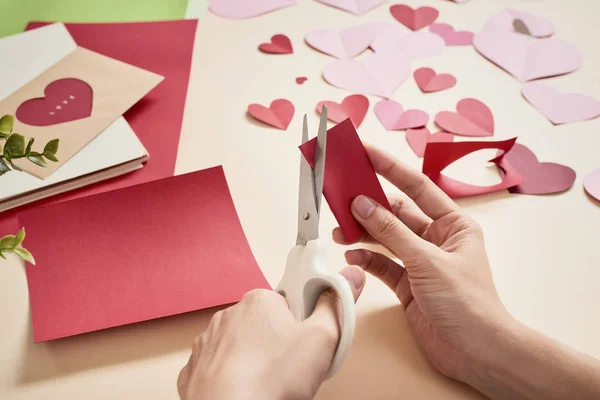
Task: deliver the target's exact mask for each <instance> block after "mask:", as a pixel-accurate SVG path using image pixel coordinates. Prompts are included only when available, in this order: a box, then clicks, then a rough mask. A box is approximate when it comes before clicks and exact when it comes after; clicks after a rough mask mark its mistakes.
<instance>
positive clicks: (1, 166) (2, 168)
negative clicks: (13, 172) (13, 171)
mask: <svg viewBox="0 0 600 400" xmlns="http://www.w3.org/2000/svg"><path fill="white" fill-rule="evenodd" d="M8 171H10V168H9V167H8V165H6V162H5V161H4V160H3V159H2V158H0V175H2V174H4V173H6V172H8Z"/></svg>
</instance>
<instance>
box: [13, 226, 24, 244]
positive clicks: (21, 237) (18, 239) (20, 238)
mask: <svg viewBox="0 0 600 400" xmlns="http://www.w3.org/2000/svg"><path fill="white" fill-rule="evenodd" d="M23 240H25V228H21V230H20V231H19V233H17V236H16V238H15V243H16V244H15V247H20V246H21V243H23Z"/></svg>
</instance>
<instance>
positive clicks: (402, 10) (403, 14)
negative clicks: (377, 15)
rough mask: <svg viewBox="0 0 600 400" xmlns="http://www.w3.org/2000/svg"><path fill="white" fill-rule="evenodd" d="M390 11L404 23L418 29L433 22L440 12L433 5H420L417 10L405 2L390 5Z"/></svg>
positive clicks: (414, 29)
mask: <svg viewBox="0 0 600 400" xmlns="http://www.w3.org/2000/svg"><path fill="white" fill-rule="evenodd" d="M390 13H391V14H392V16H393V17H394V18H395V19H396V21H398V22H400V23H401V24H402V25H404V26H406V27H408V28H410V29H412V30H413V31H418V30H419V29H421V28H424V27H426V26H427V25H431V24H433V22H434V21H435V20H436V19H437V17H438V15H439V14H440V13H439V11H438V10H436V9H435V8H433V7H419V8H417V9H416V10H415V9H413V8H412V7H409V6H407V5H405V4H396V5H393V6H391V7H390Z"/></svg>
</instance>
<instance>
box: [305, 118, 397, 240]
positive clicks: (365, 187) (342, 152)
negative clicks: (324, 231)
mask: <svg viewBox="0 0 600 400" xmlns="http://www.w3.org/2000/svg"><path fill="white" fill-rule="evenodd" d="M316 143H317V142H316V138H315V139H313V140H310V141H308V142H306V143H304V144H303V145H302V146H300V150H301V151H302V154H303V155H304V157H305V158H306V160H307V161H308V162H309V164H310V165H311V167H313V168H314V163H313V160H314V156H315V146H316ZM323 195H324V196H325V199H326V200H327V203H328V204H329V208H331V211H332V212H333V215H334V216H335V219H336V220H337V222H338V224H339V225H340V228H341V230H342V232H343V234H344V237H345V238H346V240H347V241H348V242H356V241H358V240H359V239H360V238H362V237H363V236H364V234H365V230H364V228H363V227H362V226H361V225H360V224H359V223H358V222H357V221H356V220H355V219H354V217H353V216H352V211H351V206H352V201H353V200H354V199H355V198H356V197H357V196H359V195H365V196H368V197H370V198H372V199H373V200H375V201H376V202H378V203H379V204H381V205H382V206H383V207H385V208H387V209H388V210H391V207H390V204H389V202H388V200H387V197H386V196H385V193H384V192H383V189H382V188H381V184H380V183H379V179H378V178H377V175H376V173H375V170H374V169H373V166H372V165H371V161H370V160H369V156H368V155H367V152H366V151H365V148H364V147H363V144H362V142H361V141H360V138H359V137H358V133H357V132H356V129H354V126H353V125H352V122H351V121H350V119H346V120H345V121H343V122H341V123H339V124H338V125H336V126H334V127H333V128H331V129H329V130H328V131H327V158H326V159H325V178H324V181H323Z"/></svg>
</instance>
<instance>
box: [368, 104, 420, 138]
mask: <svg viewBox="0 0 600 400" xmlns="http://www.w3.org/2000/svg"><path fill="white" fill-rule="evenodd" d="M374 108H375V115H377V118H378V119H379V121H381V124H382V125H383V127H384V128H385V129H386V130H388V131H401V130H406V129H411V128H419V127H422V126H425V125H427V122H429V115H428V114H427V113H426V112H424V111H421V110H406V111H405V110H404V107H402V104H400V103H398V102H396V101H394V100H381V101H379V102H378V103H377V104H375V107H374Z"/></svg>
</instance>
